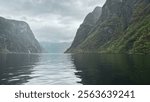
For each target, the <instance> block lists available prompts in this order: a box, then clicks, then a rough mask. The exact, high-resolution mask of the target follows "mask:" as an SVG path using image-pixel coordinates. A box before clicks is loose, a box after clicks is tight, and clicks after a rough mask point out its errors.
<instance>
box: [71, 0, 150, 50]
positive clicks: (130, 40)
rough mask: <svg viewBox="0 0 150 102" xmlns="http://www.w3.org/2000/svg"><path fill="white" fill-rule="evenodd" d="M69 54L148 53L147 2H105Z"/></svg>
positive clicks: (149, 24)
mask: <svg viewBox="0 0 150 102" xmlns="http://www.w3.org/2000/svg"><path fill="white" fill-rule="evenodd" d="M81 36H82V34H81ZM81 36H80V37H81ZM70 52H100V53H150V1H149V0H107V1H106V3H105V5H104V6H103V8H102V14H101V16H100V18H99V20H98V21H97V22H96V24H95V26H94V27H93V28H92V29H91V30H90V31H89V33H88V36H87V37H86V38H85V40H84V41H82V43H81V44H80V45H79V46H78V47H77V48H75V49H74V50H72V51H70Z"/></svg>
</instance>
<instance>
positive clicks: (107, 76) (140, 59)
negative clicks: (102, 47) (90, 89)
mask: <svg viewBox="0 0 150 102" xmlns="http://www.w3.org/2000/svg"><path fill="white" fill-rule="evenodd" d="M72 59H73V62H74V64H75V66H76V69H77V70H78V71H79V72H77V73H76V75H78V76H79V77H81V79H82V81H81V82H80V83H82V84H92V85H93V84H99V85H105V84H108V85H114V84H129V85H132V84H150V80H149V77H150V74H149V73H150V69H149V66H150V63H149V61H150V56H144V55H118V54H73V55H72Z"/></svg>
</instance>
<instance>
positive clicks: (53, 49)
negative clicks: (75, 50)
mask: <svg viewBox="0 0 150 102" xmlns="http://www.w3.org/2000/svg"><path fill="white" fill-rule="evenodd" d="M40 44H41V46H42V47H43V51H42V52H44V53H63V52H64V51H65V50H66V49H67V48H68V46H70V45H71V43H70V42H62V43H59V42H58V43H57V42H56V43H54V42H40Z"/></svg>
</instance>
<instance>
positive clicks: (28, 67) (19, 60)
mask: <svg viewBox="0 0 150 102" xmlns="http://www.w3.org/2000/svg"><path fill="white" fill-rule="evenodd" d="M38 57H39V56H38V55H34V54H28V55H27V54H0V84H1V85H19V84H23V83H26V82H28V80H29V79H31V77H30V74H32V72H33V67H34V66H35V65H36V63H37V62H38V61H39V59H38Z"/></svg>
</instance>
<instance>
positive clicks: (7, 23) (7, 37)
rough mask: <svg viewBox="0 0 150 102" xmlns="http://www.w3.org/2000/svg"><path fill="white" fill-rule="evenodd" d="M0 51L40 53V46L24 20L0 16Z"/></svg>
mask: <svg viewBox="0 0 150 102" xmlns="http://www.w3.org/2000/svg"><path fill="white" fill-rule="evenodd" d="M0 52H4V53H12V52H15V53H40V52H41V46H40V44H39V42H38V41H37V40H36V38H35V36H34V34H33V32H32V30H31V29H30V27H29V25H28V24H27V23H26V22H24V21H17V20H12V19H5V18H3V17H0Z"/></svg>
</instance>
